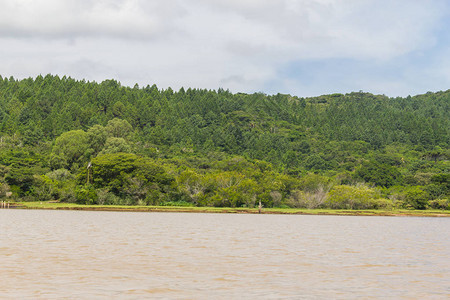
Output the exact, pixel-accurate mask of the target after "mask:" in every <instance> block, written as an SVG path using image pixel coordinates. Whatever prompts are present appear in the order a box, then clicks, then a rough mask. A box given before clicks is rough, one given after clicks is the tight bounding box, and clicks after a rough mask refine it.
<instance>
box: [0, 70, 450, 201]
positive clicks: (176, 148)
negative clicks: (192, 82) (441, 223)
mask: <svg viewBox="0 0 450 300" xmlns="http://www.w3.org/2000/svg"><path fill="white" fill-rule="evenodd" d="M449 111H450V90H448V91H445V92H437V93H427V94H424V95H417V96H414V97H410V96H408V97H406V98H389V97H386V96H383V95H372V94H370V93H364V92H355V93H349V94H345V95H344V94H332V95H324V96H320V97H314V98H299V97H296V96H290V95H282V94H278V95H273V96H270V95H265V94H262V93H255V94H242V93H237V94H232V93H230V92H229V91H225V90H222V89H219V90H217V91H210V90H199V89H183V88H182V89H180V90H179V91H173V90H172V89H170V88H169V89H166V90H162V89H158V88H157V87H156V86H155V85H153V86H146V87H143V88H140V87H138V86H135V87H133V88H130V87H123V86H121V85H120V83H118V82H117V81H114V80H105V81H103V82H102V83H96V82H86V81H77V80H74V79H71V78H69V77H63V78H59V77H58V76H51V75H47V76H45V77H42V76H39V77H37V78H35V79H33V78H29V79H24V80H15V79H14V78H2V77H0V124H1V125H0V126H1V127H0V135H1V138H0V146H1V147H0V170H1V173H0V183H1V190H0V195H2V197H6V195H9V194H10V193H12V195H11V196H10V197H12V198H15V199H18V198H20V199H26V200H39V201H43V200H60V201H64V202H77V203H89V204H127V205H128V204H129V205H133V204H140V205H153V204H160V205H161V204H162V205H173V204H177V205H194V206H231V207H241V206H245V207H253V206H254V205H255V203H258V202H259V201H261V202H262V203H263V205H264V206H266V207H273V206H275V207H286V206H289V207H309V208H317V207H322V208H389V207H401V208H418V209H424V208H444V209H445V208H447V209H448V208H449V188H450V175H449V161H448V159H449V156H450V151H449V140H450V134H449V129H450V126H449V125H450V118H449V113H448V112H449ZM89 163H90V164H89ZM88 165H90V167H88Z"/></svg>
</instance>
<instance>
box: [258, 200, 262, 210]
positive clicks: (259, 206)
mask: <svg viewBox="0 0 450 300" xmlns="http://www.w3.org/2000/svg"><path fill="white" fill-rule="evenodd" d="M261 209H262V205H261V199H259V205H258V212H259V213H261Z"/></svg>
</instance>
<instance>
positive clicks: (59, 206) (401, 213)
mask: <svg viewBox="0 0 450 300" xmlns="http://www.w3.org/2000/svg"><path fill="white" fill-rule="evenodd" d="M6 209H8V208H6ZM9 209H44V210H83V211H115V212H121V211H122V212H174V213H229V214H259V210H258V208H241V207H238V208H233V207H191V206H187V207H184V206H125V205H82V204H75V203H59V202H11V203H10V207H9ZM261 214H279V215H330V216H393V217H450V210H405V209H401V210H372V209H365V210H350V209H298V208H263V209H262V210H261Z"/></svg>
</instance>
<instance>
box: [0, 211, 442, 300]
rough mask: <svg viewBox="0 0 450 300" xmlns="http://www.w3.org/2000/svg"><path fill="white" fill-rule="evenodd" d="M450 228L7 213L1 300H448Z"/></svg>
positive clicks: (422, 221) (401, 220) (337, 219)
mask: <svg viewBox="0 0 450 300" xmlns="http://www.w3.org/2000/svg"><path fill="white" fill-rule="evenodd" d="M449 232H450V218H418V217H362V216H302V215H293V216H287V215H245V214H239V215H236V214H196V213H195V214H194V213H138V212H94V211H46V210H13V209H9V210H0V298H6V299H54V298H58V299H60V298H66V299H93V298H94V299H110V298H123V299H141V298H152V299H159V298H161V299H167V298H177V299H207V298H209V299H211V298H214V299H242V298H246V299H248V298H252V299H254V298H264V299H280V298H281V299H283V298H284V299H318V298H319V299H321V298H322V299H330V298H333V299H358V298H404V299H413V298H415V299H423V298H432V299H447V298H450V279H449V278H450V237H449V236H450V235H449Z"/></svg>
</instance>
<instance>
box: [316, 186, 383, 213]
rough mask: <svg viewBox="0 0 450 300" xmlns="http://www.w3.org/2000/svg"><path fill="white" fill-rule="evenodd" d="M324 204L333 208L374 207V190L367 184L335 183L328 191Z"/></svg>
mask: <svg viewBox="0 0 450 300" xmlns="http://www.w3.org/2000/svg"><path fill="white" fill-rule="evenodd" d="M328 196H329V197H328V199H327V201H326V202H325V204H326V205H327V206H328V207H330V208H334V209H367V208H375V204H374V199H375V197H376V193H375V190H374V189H372V188H369V187H367V186H364V185H361V186H350V185H337V186H334V187H333V188H332V189H331V191H330V192H329V193H328Z"/></svg>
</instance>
